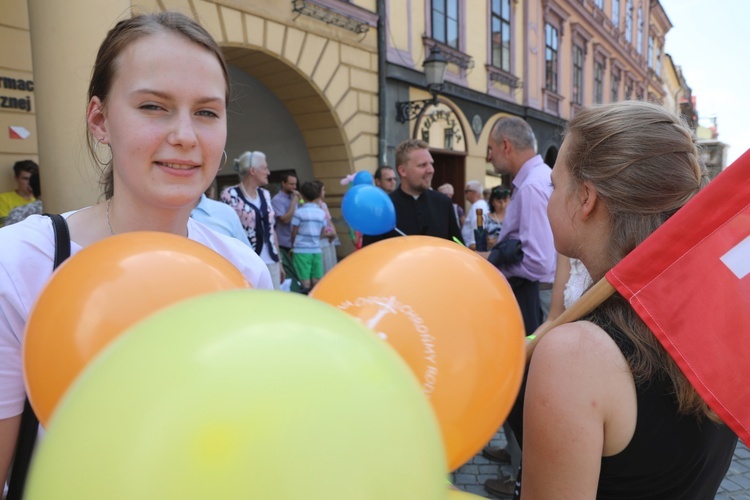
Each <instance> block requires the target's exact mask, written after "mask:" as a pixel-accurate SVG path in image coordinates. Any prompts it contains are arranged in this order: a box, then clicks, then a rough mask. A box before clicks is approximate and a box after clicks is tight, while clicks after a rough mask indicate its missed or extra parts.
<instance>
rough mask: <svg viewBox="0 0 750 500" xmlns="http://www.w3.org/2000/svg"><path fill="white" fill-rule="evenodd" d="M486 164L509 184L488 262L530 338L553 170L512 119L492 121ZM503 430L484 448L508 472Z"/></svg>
mask: <svg viewBox="0 0 750 500" xmlns="http://www.w3.org/2000/svg"><path fill="white" fill-rule="evenodd" d="M487 161H488V162H490V163H492V166H493V168H494V169H495V172H497V173H499V174H509V175H510V177H511V179H512V183H513V193H512V194H511V197H510V203H509V204H508V208H507V209H506V212H505V220H504V221H503V228H502V229H501V230H500V234H499V236H498V243H497V245H496V248H503V249H506V250H504V251H502V252H492V253H491V254H490V262H492V263H493V264H494V265H495V266H497V267H498V269H500V271H501V272H502V273H503V275H504V276H505V277H506V278H507V279H508V283H510V285H511V288H512V289H513V294H514V295H515V297H516V300H517V301H518V305H519V306H520V308H521V313H522V315H523V321H524V326H525V328H526V334H527V335H530V334H532V333H533V332H534V331H535V330H536V329H537V328H538V327H539V325H541V324H542V322H543V321H544V320H543V314H542V304H541V300H540V295H548V296H550V297H551V292H552V282H553V281H554V277H555V264H556V258H557V257H556V253H555V245H554V242H553V240H552V229H551V228H550V225H549V219H548V218H547V203H548V202H549V197H550V194H552V181H551V178H550V175H551V173H552V169H550V167H548V166H547V165H545V163H544V160H542V157H541V156H539V155H538V154H536V137H535V136H534V131H533V130H531V127H530V126H529V124H528V123H526V122H525V121H524V120H523V119H521V118H517V117H509V118H502V119H500V120H498V122H497V123H495V126H494V127H493V128H492V132H491V133H490V137H489V142H488V150H487ZM518 241H520V249H521V251H522V252H523V258H522V259H521V260H520V261H518V260H517V258H514V257H515V256H516V255H519V254H517V253H514V252H511V251H508V250H507V248H508V247H509V246H510V245H509V244H511V243H512V244H513V248H517V245H518ZM547 310H548V311H549V300H547ZM503 428H504V430H505V435H506V438H507V439H508V448H507V450H499V449H497V448H495V447H487V448H485V449H484V453H485V456H488V457H490V458H491V459H493V460H500V461H510V462H511V466H512V470H513V471H516V470H518V465H519V463H520V449H519V447H518V444H517V443H516V442H515V439H514V436H513V435H512V432H511V431H510V427H509V426H508V425H507V423H506V424H505V425H504V426H503ZM495 457H497V458H495ZM514 481H515V477H510V478H499V479H488V480H487V481H486V482H485V489H487V491H489V492H490V493H493V494H495V495H500V496H502V495H507V494H511V495H512V493H513V484H514Z"/></svg>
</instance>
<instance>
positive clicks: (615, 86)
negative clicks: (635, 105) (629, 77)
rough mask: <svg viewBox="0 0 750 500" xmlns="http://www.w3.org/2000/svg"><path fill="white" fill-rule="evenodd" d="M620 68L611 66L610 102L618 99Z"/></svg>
mask: <svg viewBox="0 0 750 500" xmlns="http://www.w3.org/2000/svg"><path fill="white" fill-rule="evenodd" d="M620 75H621V73H620V69H619V68H614V67H613V68H612V96H611V99H612V100H611V102H617V101H619V100H620V79H621V77H620Z"/></svg>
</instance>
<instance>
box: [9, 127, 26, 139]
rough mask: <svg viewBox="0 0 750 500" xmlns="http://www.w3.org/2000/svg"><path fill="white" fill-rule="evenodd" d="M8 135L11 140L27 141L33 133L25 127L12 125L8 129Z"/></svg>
mask: <svg viewBox="0 0 750 500" xmlns="http://www.w3.org/2000/svg"><path fill="white" fill-rule="evenodd" d="M8 135H9V136H10V138H11V139H26V138H28V137H29V136H30V135H31V132H29V131H28V130H27V129H26V128H24V127H20V126H13V125H11V126H9V127H8Z"/></svg>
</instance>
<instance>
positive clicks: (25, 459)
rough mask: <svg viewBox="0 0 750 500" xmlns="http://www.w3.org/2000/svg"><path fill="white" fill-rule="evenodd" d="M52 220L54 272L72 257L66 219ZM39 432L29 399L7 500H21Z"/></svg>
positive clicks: (19, 435)
mask: <svg viewBox="0 0 750 500" xmlns="http://www.w3.org/2000/svg"><path fill="white" fill-rule="evenodd" d="M44 215H46V216H47V217H49V218H50V219H52V229H53V230H54V233H55V262H54V265H53V267H52V270H53V271H54V270H55V269H57V268H58V267H59V266H60V264H62V263H63V261H64V260H65V259H67V258H68V257H70V232H69V231H68V224H67V223H66V222H65V218H63V216H62V215H59V214H44ZM38 431H39V419H38V418H36V414H35V413H34V409H33V408H32V407H31V403H29V398H28V397H27V398H26V401H25V402H24V404H23V414H22V416H21V426H20V427H19V429H18V439H17V441H16V451H15V455H14V457H13V468H12V469H11V472H10V481H9V482H8V496H7V497H6V500H21V499H22V498H23V490H24V486H25V484H26V476H27V475H28V472H29V465H30V464H31V455H32V454H33V453H34V443H35V442H36V435H37V432H38Z"/></svg>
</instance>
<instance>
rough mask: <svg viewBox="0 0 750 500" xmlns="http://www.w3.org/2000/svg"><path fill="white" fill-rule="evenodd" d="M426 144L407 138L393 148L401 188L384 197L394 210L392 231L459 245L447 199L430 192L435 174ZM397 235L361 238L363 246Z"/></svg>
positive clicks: (391, 232)
mask: <svg viewBox="0 0 750 500" xmlns="http://www.w3.org/2000/svg"><path fill="white" fill-rule="evenodd" d="M433 163H434V161H433V160H432V155H431V154H430V151H429V145H428V144H427V143H426V142H424V141H420V140H418V139H409V140H406V141H404V142H402V143H401V144H399V145H398V147H397V148H396V165H397V169H398V174H399V175H400V176H401V185H400V186H399V188H398V189H396V190H395V191H393V192H392V193H390V194H389V195H388V196H390V197H391V200H393V206H394V207H395V209H396V229H398V230H399V231H401V232H403V233H404V234H407V235H413V234H416V235H426V236H435V237H437V238H445V239H446V240H454V239H457V240H458V241H460V242H462V243H463V239H462V238H461V230H460V229H459V227H458V223H457V222H456V215H455V213H454V212H453V204H452V202H451V200H450V198H448V197H447V196H445V195H444V194H442V193H439V192H437V191H433V190H432V189H431V183H432V176H433V175H434V174H435V168H434V167H433ZM393 236H399V233H398V232H397V231H395V230H394V231H390V232H388V233H385V234H380V235H377V236H367V235H366V236H364V238H363V242H362V243H363V245H369V244H370V243H375V242H376V241H380V240H384V239H386V238H391V237H393Z"/></svg>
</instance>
